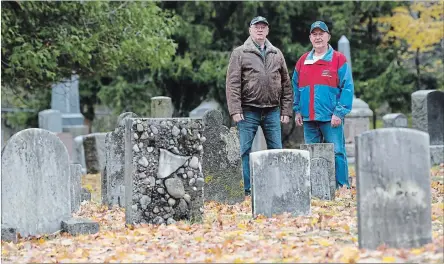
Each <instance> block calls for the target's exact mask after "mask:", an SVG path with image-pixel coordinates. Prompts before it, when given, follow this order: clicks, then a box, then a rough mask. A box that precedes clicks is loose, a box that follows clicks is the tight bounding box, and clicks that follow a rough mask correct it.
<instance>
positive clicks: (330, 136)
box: [304, 120, 350, 188]
mask: <svg viewBox="0 0 444 264" xmlns="http://www.w3.org/2000/svg"><path fill="white" fill-rule="evenodd" d="M343 125H344V120H342V123H341V125H340V126H337V127H332V126H331V123H330V121H328V122H321V121H304V137H305V143H306V144H313V143H333V144H334V149H335V170H336V188H338V187H342V186H344V185H345V186H347V187H350V183H349V182H348V163H347V154H346V152H345V137H344V127H343Z"/></svg>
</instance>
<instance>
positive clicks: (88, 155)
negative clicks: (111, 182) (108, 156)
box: [83, 133, 107, 173]
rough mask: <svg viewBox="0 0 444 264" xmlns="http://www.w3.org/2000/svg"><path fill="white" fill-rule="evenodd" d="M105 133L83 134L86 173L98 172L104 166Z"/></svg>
mask: <svg viewBox="0 0 444 264" xmlns="http://www.w3.org/2000/svg"><path fill="white" fill-rule="evenodd" d="M106 134H107V133H93V134H88V135H85V136H83V149H84V151H85V165H86V172H87V173H100V172H102V171H103V169H104V167H105V137H106Z"/></svg>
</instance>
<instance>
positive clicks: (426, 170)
mask: <svg viewBox="0 0 444 264" xmlns="http://www.w3.org/2000/svg"><path fill="white" fill-rule="evenodd" d="M429 153H430V151H429V136H428V135H427V133H424V132H421V131H417V130H414V129H409V128H382V129H376V130H372V131H368V132H365V133H362V134H361V135H359V136H357V137H356V154H357V155H356V177H357V184H356V186H357V201H358V211H357V212H358V240H359V247H360V248H367V249H376V248H377V247H378V246H379V245H381V244H385V245H387V246H389V247H394V248H416V247H421V246H422V245H424V244H427V243H429V242H431V241H432V220H431V215H432V212H431V203H432V201H431V193H430V161H429Z"/></svg>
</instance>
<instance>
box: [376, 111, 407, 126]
mask: <svg viewBox="0 0 444 264" xmlns="http://www.w3.org/2000/svg"><path fill="white" fill-rule="evenodd" d="M382 121H383V122H384V127H385V128H388V127H408V124H407V117H406V116H405V115H404V114H401V113H393V114H386V115H384V116H383V117H382Z"/></svg>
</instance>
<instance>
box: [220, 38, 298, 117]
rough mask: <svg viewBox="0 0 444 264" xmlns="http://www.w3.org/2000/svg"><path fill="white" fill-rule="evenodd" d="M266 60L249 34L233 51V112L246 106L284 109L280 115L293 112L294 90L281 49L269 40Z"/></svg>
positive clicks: (228, 83) (229, 72)
mask: <svg viewBox="0 0 444 264" xmlns="http://www.w3.org/2000/svg"><path fill="white" fill-rule="evenodd" d="M265 45H266V54H265V61H264V59H263V57H262V56H261V54H260V52H259V50H258V48H257V47H256V46H255V44H254V42H253V40H252V39H251V37H249V38H248V39H247V40H246V41H245V43H244V44H243V45H242V46H239V47H237V48H235V49H234V50H233V52H232V53H231V57H230V63H229V65H228V70H227V78H226V95H227V103H228V111H229V113H230V115H234V114H241V113H243V111H242V107H243V106H254V107H260V108H264V107H276V106H279V107H280V108H281V115H284V116H290V117H291V116H292V115H293V108H292V105H293V91H292V90H291V84H290V76H289V75H288V69H287V65H286V63H285V59H284V55H283V54H282V52H281V51H280V50H279V49H278V48H276V47H274V46H273V45H271V43H270V42H269V41H268V40H266V42H265Z"/></svg>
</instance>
